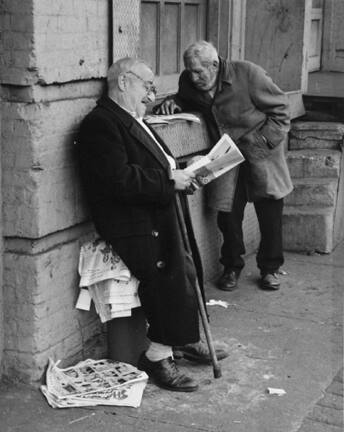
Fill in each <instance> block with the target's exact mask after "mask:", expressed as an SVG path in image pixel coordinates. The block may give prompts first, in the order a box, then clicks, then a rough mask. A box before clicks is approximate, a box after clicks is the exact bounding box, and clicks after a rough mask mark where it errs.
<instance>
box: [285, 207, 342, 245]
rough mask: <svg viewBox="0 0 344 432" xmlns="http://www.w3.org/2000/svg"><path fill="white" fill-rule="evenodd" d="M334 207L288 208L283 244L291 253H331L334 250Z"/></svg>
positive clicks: (286, 209)
mask: <svg viewBox="0 0 344 432" xmlns="http://www.w3.org/2000/svg"><path fill="white" fill-rule="evenodd" d="M333 223H334V208H333V207H323V208H322V207H320V208H314V207H305V206H304V207H301V206H286V207H285V209H284V214H283V243H284V249H285V250H289V251H299V252H307V251H311V252H314V251H317V252H321V253H330V252H331V251H332V249H333Z"/></svg>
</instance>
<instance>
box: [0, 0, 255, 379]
mask: <svg viewBox="0 0 344 432" xmlns="http://www.w3.org/2000/svg"><path fill="white" fill-rule="evenodd" d="M113 3H114V11H115V13H114V40H113V46H114V53H115V58H116V55H118V56H124V55H130V54H135V52H137V48H138V40H139V34H138V22H139V19H138V13H139V8H138V5H139V0H130V3H129V2H127V1H124V0H114V2H113ZM0 12H1V13H0V25H1V28H2V29H3V32H2V37H1V39H0V76H1V84H2V86H1V100H2V102H1V112H2V117H3V122H2V127H1V144H2V152H3V158H2V178H3V186H2V190H3V204H4V211H3V215H4V220H3V235H4V278H3V287H4V295H3V300H2V299H1V295H0V306H1V303H2V302H3V311H4V314H5V320H4V322H5V326H4V327H3V326H1V327H0V328H1V329H2V328H4V330H3V331H4V343H3V347H4V353H3V362H2V363H3V368H4V371H5V373H6V374H7V375H10V376H17V377H20V378H23V379H25V380H27V381H37V380H39V379H40V378H41V376H42V374H43V372H44V368H45V366H46V365H47V361H48V358H49V357H53V358H55V359H58V358H60V359H64V360H65V364H68V363H72V362H74V361H76V360H79V359H81V358H85V357H86V356H91V357H100V356H104V355H106V343H105V341H104V334H105V333H104V332H105V329H104V326H102V325H101V324H100V322H99V320H98V318H97V317H96V315H95V313H94V311H93V312H91V313H86V312H80V311H76V310H75V309H74V303H75V299H76V296H77V292H78V286H77V285H78V275H77V262H78V251H79V247H80V244H81V243H82V241H84V240H85V239H87V238H88V237H89V236H90V235H92V226H91V225H90V224H89V222H88V218H87V214H86V211H85V208H84V205H83V200H82V196H81V195H80V189H79V185H78V175H77V171H76V167H75V163H74V160H73V139H74V134H75V131H76V128H77V126H78V124H79V121H80V119H81V118H82V117H83V116H84V115H85V113H86V112H87V111H89V110H90V108H91V107H92V106H93V105H94V103H95V100H96V99H97V97H98V96H99V95H100V93H101V91H102V86H103V78H104V76H105V74H106V69H107V66H108V45H109V36H108V14H109V10H108V1H107V0H69V1H67V2H66V1H65V0H26V1H25V2H23V1H22V0H0ZM119 28H121V31H120V32H119ZM170 133H171V134H172V135H171V137H172V138H173V136H174V137H176V132H173V131H170ZM198 133H202V132H200V131H198ZM203 138H204V136H203ZM202 145H204V141H203V144H202ZM190 205H191V209H192V212H193V215H194V220H195V227H196V232H197V234H198V237H199V239H200V243H201V249H202V255H203V258H204V261H205V268H206V275H207V276H208V277H214V276H215V274H216V273H217V272H218V271H219V264H218V262H217V256H216V254H217V252H218V246H219V234H218V232H217V230H216V227H215V224H214V222H215V215H214V213H212V212H211V211H210V210H209V209H207V208H206V206H205V203H204V197H203V196H202V194H201V193H200V194H199V195H198V197H193V198H192V199H191V200H190ZM245 224H246V226H247V227H248V230H247V232H248V233H249V237H250V238H251V239H253V241H252V240H250V239H249V240H248V241H249V244H250V245H251V246H252V245H253V244H254V243H255V235H256V234H255V229H256V228H254V227H256V225H255V223H254V219H252V215H249V216H248V218H247V219H246V222H245ZM205 228H206V229H205ZM209 230H210V231H209ZM209 233H210V234H209ZM250 242H251V243H250ZM0 246H1V245H0ZM214 251H215V252H214ZM0 319H1V314H0ZM1 336H2V335H1V333H0V352H1V348H2V346H1V343H2V342H1V340H2V339H1ZM0 361H1V354H0Z"/></svg>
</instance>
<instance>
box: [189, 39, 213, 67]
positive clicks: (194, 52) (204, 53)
mask: <svg viewBox="0 0 344 432" xmlns="http://www.w3.org/2000/svg"><path fill="white" fill-rule="evenodd" d="M193 58H198V59H199V60H200V62H201V64H204V65H210V64H214V62H216V63H217V64H218V62H219V56H218V53H217V50H216V48H215V47H214V45H213V44H212V43H210V42H207V41H205V40H200V41H197V42H195V43H193V44H191V45H189V46H188V47H187V48H186V50H185V51H184V54H183V60H184V64H187V63H188V61H189V60H191V59H193Z"/></svg>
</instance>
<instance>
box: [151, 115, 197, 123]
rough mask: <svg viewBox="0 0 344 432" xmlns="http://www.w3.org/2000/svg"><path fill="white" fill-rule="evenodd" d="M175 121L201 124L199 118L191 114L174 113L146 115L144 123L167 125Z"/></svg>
mask: <svg viewBox="0 0 344 432" xmlns="http://www.w3.org/2000/svg"><path fill="white" fill-rule="evenodd" d="M175 120H186V121H189V122H194V123H201V120H200V118H199V117H197V116H196V115H195V114H191V113H176V114H169V115H147V116H145V118H144V121H145V122H146V123H148V124H168V123H170V122H173V121H175Z"/></svg>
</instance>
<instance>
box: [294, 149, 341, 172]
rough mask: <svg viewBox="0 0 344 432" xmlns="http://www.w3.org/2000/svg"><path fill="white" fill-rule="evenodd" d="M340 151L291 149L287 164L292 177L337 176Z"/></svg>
mask: <svg viewBox="0 0 344 432" xmlns="http://www.w3.org/2000/svg"><path fill="white" fill-rule="evenodd" d="M341 156H342V152H341V151H339V150H331V149H326V150H324V149H315V150H302V151H301V150H291V151H289V152H288V166H289V170H290V175H291V177H292V178H294V179H295V178H307V177H332V178H338V177H339V173H340V160H341Z"/></svg>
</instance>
